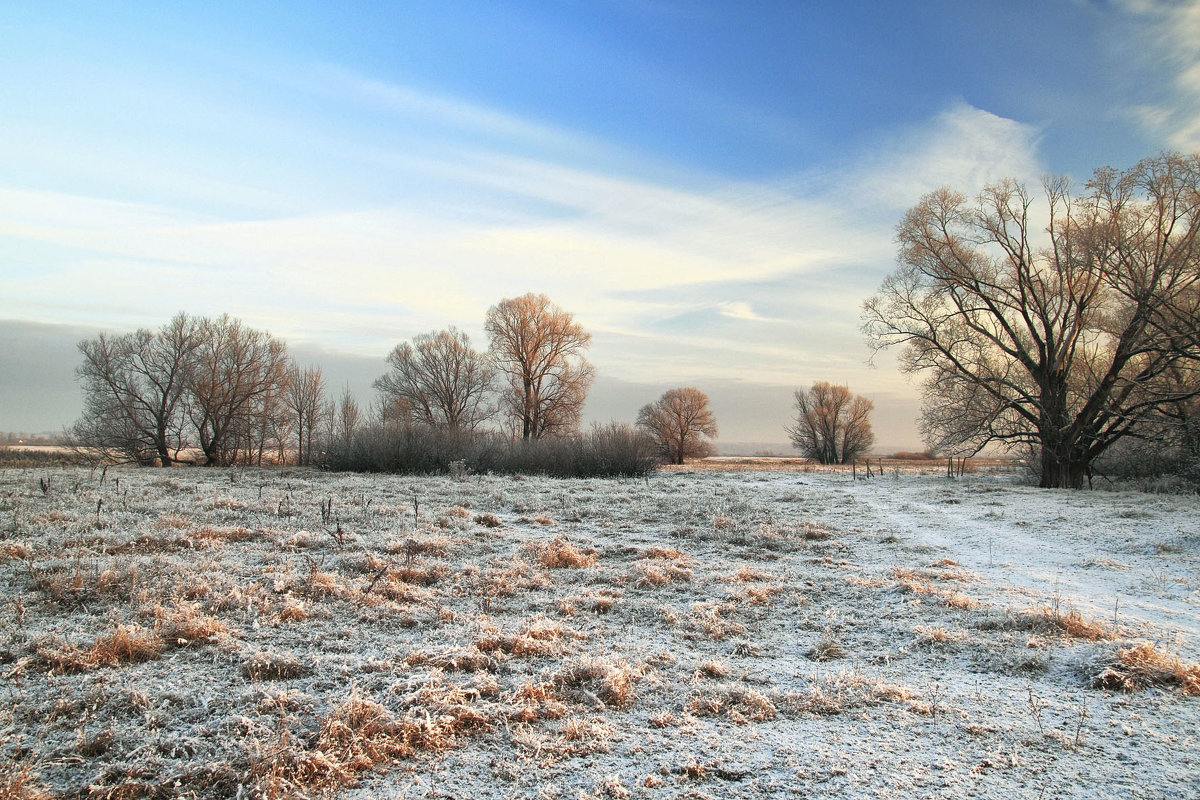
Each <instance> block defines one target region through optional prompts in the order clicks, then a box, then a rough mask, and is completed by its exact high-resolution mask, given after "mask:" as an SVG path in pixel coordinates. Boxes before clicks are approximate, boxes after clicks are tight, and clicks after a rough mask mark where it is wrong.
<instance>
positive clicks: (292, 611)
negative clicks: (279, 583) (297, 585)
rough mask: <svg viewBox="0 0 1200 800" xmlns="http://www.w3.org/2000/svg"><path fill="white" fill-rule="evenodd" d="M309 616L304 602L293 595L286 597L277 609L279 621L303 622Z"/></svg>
mask: <svg viewBox="0 0 1200 800" xmlns="http://www.w3.org/2000/svg"><path fill="white" fill-rule="evenodd" d="M311 616H312V614H311V613H309V611H308V609H307V608H305V606H304V603H303V602H301V601H300V600H297V599H296V598H294V597H289V598H287V599H286V600H285V601H284V604H283V608H282V609H280V611H279V621H280V622H303V621H304V620H306V619H308V618H309V617H311Z"/></svg>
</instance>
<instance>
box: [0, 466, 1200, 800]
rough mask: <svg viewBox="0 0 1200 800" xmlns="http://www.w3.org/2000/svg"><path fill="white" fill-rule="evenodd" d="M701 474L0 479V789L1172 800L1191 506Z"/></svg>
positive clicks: (1196, 678)
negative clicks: (0, 695)
mask: <svg viewBox="0 0 1200 800" xmlns="http://www.w3.org/2000/svg"><path fill="white" fill-rule="evenodd" d="M724 466H725V468H721V469H695V468H685V469H675V470H662V471H659V472H657V473H655V474H653V475H651V476H650V477H648V478H644V479H641V478H639V479H610V480H596V479H592V480H565V479H550V478H543V477H528V476H504V477H500V476H491V475H463V476H459V477H457V478H456V477H449V476H431V477H410V476H394V475H361V474H338V473H323V472H318V471H310V470H301V469H188V468H178V469H169V470H162V469H158V470H156V469H133V468H109V469H107V470H100V469H89V468H82V467H69V468H61V467H40V466H34V467H32V468H9V469H3V470H0V586H2V587H3V588H2V589H0V675H2V676H3V679H4V692H5V698H4V702H3V703H2V704H0V798H37V797H73V798H138V797H203V798H207V797H239V798H251V797H254V798H284V797H336V798H367V797H398V798H402V797H431V798H461V797H475V798H482V797H496V798H508V797H531V798H727V797H747V798H749V797H793V796H795V797H804V796H810V795H816V796H821V797H839V798H841V797H845V798H850V797H879V798H919V797H946V798H957V797H963V798H966V797H978V796H993V797H1011V798H1031V799H1032V798H1042V797H1047V798H1048V797H1056V798H1072V797H1078V798H1083V797H1089V798H1090V797H1114V798H1115V797H1121V798H1129V797H1138V798H1158V797H1162V798H1167V797H1186V796H1196V795H1197V794H1200V782H1198V780H1200V779H1198V778H1197V777H1196V776H1197V775H1198V774H1200V733H1198V731H1200V666H1197V664H1196V662H1197V660H1200V570H1198V566H1200V514H1198V513H1197V511H1200V503H1198V500H1197V497H1196V496H1195V495H1190V496H1186V495H1165V494H1164V495H1152V494H1144V493H1135V492H1123V491H1096V492H1068V491H1047V490H1038V489H1034V488H1031V487H1028V486H1026V485H1023V484H1022V482H1021V480H1020V478H1019V477H1018V476H1014V475H1009V474H994V473H968V474H967V475H964V476H962V477H959V478H954V479H949V478H947V477H946V476H945V472H944V468H943V469H941V470H938V469H936V468H934V469H933V470H931V471H928V472H922V471H902V470H899V469H896V470H885V471H884V473H883V474H882V475H881V476H880V475H877V476H876V477H874V478H873V479H871V480H863V479H862V475H861V474H860V475H859V476H858V477H859V479H857V480H855V479H853V478H852V477H851V475H849V474H848V473H845V472H841V471H805V470H803V469H799V468H795V465H791V466H792V468H775V469H769V468H767V467H768V466H769V465H768V464H766V463H764V462H753V461H752V462H745V463H742V464H740V466H739V465H737V464H725V465H724ZM734 467H737V468H734Z"/></svg>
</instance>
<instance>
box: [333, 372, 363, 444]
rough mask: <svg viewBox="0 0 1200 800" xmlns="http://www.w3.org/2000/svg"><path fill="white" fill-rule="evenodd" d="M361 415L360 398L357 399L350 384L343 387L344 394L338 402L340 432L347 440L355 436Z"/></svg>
mask: <svg viewBox="0 0 1200 800" xmlns="http://www.w3.org/2000/svg"><path fill="white" fill-rule="evenodd" d="M360 416H361V415H360V412H359V408H358V400H356V399H355V397H354V393H353V392H351V391H350V386H349V385H346V386H344V387H342V396H341V397H340V398H339V399H338V403H337V418H338V425H339V430H338V434H339V435H340V436H341V437H342V438H343V439H345V440H346V441H350V440H351V439H353V438H354V432H355V431H357V430H358V423H359V417H360Z"/></svg>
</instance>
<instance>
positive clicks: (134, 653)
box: [88, 625, 163, 666]
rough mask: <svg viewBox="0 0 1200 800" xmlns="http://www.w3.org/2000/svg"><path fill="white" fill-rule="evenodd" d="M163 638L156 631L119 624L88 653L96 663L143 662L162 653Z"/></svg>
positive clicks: (103, 636) (98, 640)
mask: <svg viewBox="0 0 1200 800" xmlns="http://www.w3.org/2000/svg"><path fill="white" fill-rule="evenodd" d="M162 652H163V640H162V637H161V636H159V635H158V634H157V633H155V632H154V631H147V630H143V629H141V628H138V627H137V626H132V625H131V626H126V625H118V626H117V627H116V628H115V629H114V630H113V631H112V632H111V633H107V634H103V635H101V636H100V637H98V638H97V639H96V641H95V642H94V643H93V644H92V647H91V649H90V650H89V651H88V655H89V656H90V657H91V659H92V660H93V661H94V662H95V663H96V664H103V665H109V666H115V665H117V664H141V663H142V662H145V661H153V660H154V659H156V658H158V657H159V656H161V655H162Z"/></svg>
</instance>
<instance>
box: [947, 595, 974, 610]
mask: <svg viewBox="0 0 1200 800" xmlns="http://www.w3.org/2000/svg"><path fill="white" fill-rule="evenodd" d="M942 604H943V605H946V606H949V607H950V608H957V609H960V610H962V611H970V610H971V609H975V608H979V601H978V600H976V599H975V598H974V597H971V596H970V595H968V594H963V593H962V592H946V593H943V594H942Z"/></svg>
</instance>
